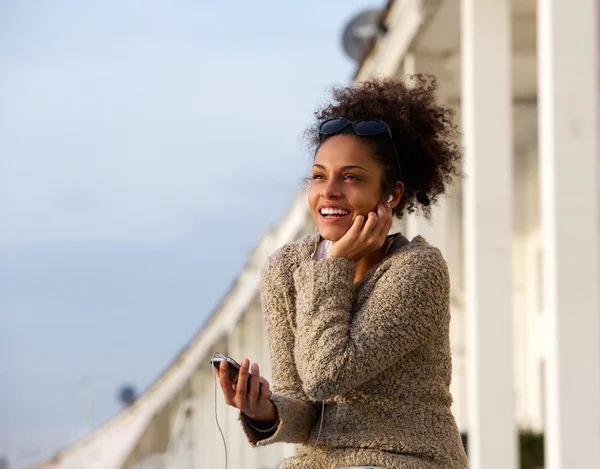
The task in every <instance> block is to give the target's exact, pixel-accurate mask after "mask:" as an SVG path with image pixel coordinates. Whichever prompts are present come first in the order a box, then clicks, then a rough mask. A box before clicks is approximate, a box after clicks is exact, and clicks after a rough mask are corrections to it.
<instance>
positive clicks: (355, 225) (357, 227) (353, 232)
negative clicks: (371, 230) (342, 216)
mask: <svg viewBox="0 0 600 469" xmlns="http://www.w3.org/2000/svg"><path fill="white" fill-rule="evenodd" d="M364 222H365V217H364V216H363V215H356V218H355V219H354V221H353V222H352V226H351V227H350V229H349V230H348V231H347V232H346V234H345V235H344V236H348V237H350V238H352V239H357V238H358V237H359V236H360V233H361V230H362V228H363V225H364Z"/></svg>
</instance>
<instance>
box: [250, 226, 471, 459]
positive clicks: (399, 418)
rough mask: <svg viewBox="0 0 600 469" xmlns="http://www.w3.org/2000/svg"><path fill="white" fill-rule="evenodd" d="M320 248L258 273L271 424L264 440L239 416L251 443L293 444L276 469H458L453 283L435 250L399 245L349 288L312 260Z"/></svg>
mask: <svg viewBox="0 0 600 469" xmlns="http://www.w3.org/2000/svg"><path fill="white" fill-rule="evenodd" d="M316 243H317V238H316V237H315V236H308V237H306V238H304V239H302V240H300V241H298V242H296V243H292V244H289V245H287V246H284V247H283V248H281V249H280V250H279V251H277V252H276V253H275V254H274V255H273V256H271V257H270V259H269V260H268V262H267V263H266V265H265V267H264V269H263V275H262V282H261V300H262V304H263V308H264V314H265V320H266V324H267V331H268V335H269V346H270V352H271V360H272V365H273V395H272V397H271V400H272V402H273V403H274V405H275V407H276V408H277V412H278V414H279V424H278V426H277V428H276V429H275V430H274V431H272V432H270V433H261V432H258V431H257V430H256V429H254V428H253V427H252V426H250V425H249V424H248V421H247V420H246V418H245V417H244V415H243V414H241V415H240V421H241V422H242V426H243V428H244V431H245V433H246V435H247V436H248V439H249V441H250V443H251V444H252V445H254V446H262V445H267V444H271V443H275V442H288V443H297V444H298V449H297V453H296V456H295V457H293V458H288V459H286V460H284V462H283V463H282V465H281V466H280V468H281V469H301V468H302V467H303V464H304V463H305V462H306V465H305V466H304V469H334V468H336V467H339V466H358V465H372V466H381V467H385V468H389V469H425V468H429V469H433V468H435V469H442V468H443V469H455V468H456V469H464V468H466V467H467V459H466V456H465V452H464V450H463V447H462V444H461V440H460V435H459V432H458V429H457V426H456V423H455V420H454V417H453V416H452V414H451V413H450V405H451V402H452V397H451V395H450V392H449V386H450V379H451V368H452V365H451V358H450V345H449V322H450V312H449V298H450V283H449V279H448V269H447V266H446V263H445V261H444V259H443V258H442V256H441V254H440V252H439V250H437V249H436V248H433V247H431V246H430V245H428V244H427V243H426V241H425V240H424V239H423V238H421V237H419V236H418V237H416V238H415V239H413V240H412V241H411V242H409V241H408V240H406V238H404V237H403V236H401V235H396V236H394V238H393V239H392V240H391V245H390V248H389V249H388V252H387V254H386V256H385V258H384V259H383V260H382V261H381V262H380V263H379V264H377V265H376V266H374V267H373V268H372V269H371V270H370V271H369V272H367V274H366V275H365V276H364V277H363V278H362V279H361V280H360V281H359V282H357V283H356V284H355V283H354V263H353V262H351V261H348V260H346V259H343V258H330V259H325V260H320V261H314V260H312V259H311V254H312V253H313V252H314V249H315V246H316ZM323 401H324V402H325V412H324V415H323V417H324V418H323V428H322V431H321V436H320V438H319V442H318V446H317V449H316V450H315V451H314V452H313V451H311V450H312V447H313V445H314V443H315V440H316V438H317V434H318V431H319V424H320V421H321V405H322V404H321V402H323Z"/></svg>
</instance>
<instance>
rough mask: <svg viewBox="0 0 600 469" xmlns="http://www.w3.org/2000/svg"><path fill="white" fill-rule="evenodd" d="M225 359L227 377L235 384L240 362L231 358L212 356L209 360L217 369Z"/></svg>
mask: <svg viewBox="0 0 600 469" xmlns="http://www.w3.org/2000/svg"><path fill="white" fill-rule="evenodd" d="M223 361H226V362H227V364H228V365H229V366H228V367H227V368H228V369H229V379H230V380H231V381H232V382H233V383H236V384H237V379H238V373H239V372H240V364H239V363H238V362H236V361H235V360H234V359H233V358H229V357H226V358H222V357H214V358H212V359H211V360H210V363H211V364H212V366H214V367H215V368H216V369H217V370H219V369H220V367H221V362H223Z"/></svg>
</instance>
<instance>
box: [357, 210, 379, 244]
mask: <svg viewBox="0 0 600 469" xmlns="http://www.w3.org/2000/svg"><path fill="white" fill-rule="evenodd" d="M378 220H379V217H378V216H377V214H376V213H375V212H369V215H368V216H367V221H366V222H365V226H364V227H363V229H362V232H361V240H363V241H366V240H368V239H369V238H370V237H371V236H372V234H373V229H374V228H375V227H376V226H377V222H378Z"/></svg>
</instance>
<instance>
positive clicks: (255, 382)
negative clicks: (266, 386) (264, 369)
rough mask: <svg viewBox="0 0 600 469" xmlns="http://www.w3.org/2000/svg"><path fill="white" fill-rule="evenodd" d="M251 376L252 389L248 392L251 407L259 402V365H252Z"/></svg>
mask: <svg viewBox="0 0 600 469" xmlns="http://www.w3.org/2000/svg"><path fill="white" fill-rule="evenodd" d="M250 376H251V378H250V389H249V390H248V397H249V398H250V405H254V404H256V401H257V400H258V391H259V389H260V369H259V368H258V364H257V363H254V364H253V365H252V369H251V371H250Z"/></svg>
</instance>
